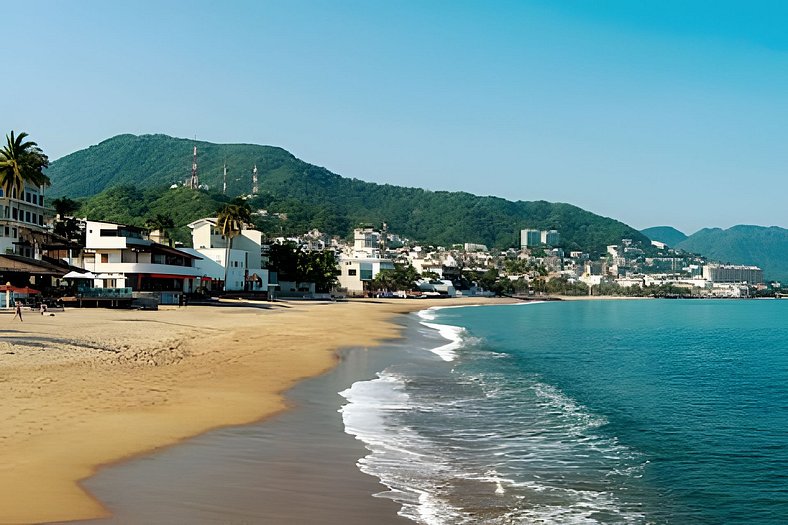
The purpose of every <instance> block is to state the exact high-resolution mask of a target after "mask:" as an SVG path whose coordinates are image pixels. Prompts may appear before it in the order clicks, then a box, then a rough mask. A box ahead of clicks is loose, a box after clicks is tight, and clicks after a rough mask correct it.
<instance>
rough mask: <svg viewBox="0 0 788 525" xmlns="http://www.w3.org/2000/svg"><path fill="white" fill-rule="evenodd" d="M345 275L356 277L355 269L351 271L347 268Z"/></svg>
mask: <svg viewBox="0 0 788 525" xmlns="http://www.w3.org/2000/svg"><path fill="white" fill-rule="evenodd" d="M347 274H348V275H351V276H353V275H356V269H355V268H352V269H351V268H348V271H347Z"/></svg>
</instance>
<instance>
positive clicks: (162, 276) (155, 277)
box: [150, 273, 197, 279]
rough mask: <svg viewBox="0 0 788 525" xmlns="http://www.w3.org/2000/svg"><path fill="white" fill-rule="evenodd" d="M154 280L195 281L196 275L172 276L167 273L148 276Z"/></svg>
mask: <svg viewBox="0 0 788 525" xmlns="http://www.w3.org/2000/svg"><path fill="white" fill-rule="evenodd" d="M150 276H151V277H153V278H154V279H196V278H197V276H196V275H172V274H169V273H152V274H150Z"/></svg>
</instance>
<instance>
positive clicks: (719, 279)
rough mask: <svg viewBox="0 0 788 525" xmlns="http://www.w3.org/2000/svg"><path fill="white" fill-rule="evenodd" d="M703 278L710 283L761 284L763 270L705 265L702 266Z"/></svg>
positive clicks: (750, 267) (726, 265)
mask: <svg viewBox="0 0 788 525" xmlns="http://www.w3.org/2000/svg"><path fill="white" fill-rule="evenodd" d="M703 277H704V279H706V280H707V281H709V282H712V283H724V284H749V285H756V284H763V270H761V269H760V268H758V267H757V266H742V265H735V264H707V265H705V266H703Z"/></svg>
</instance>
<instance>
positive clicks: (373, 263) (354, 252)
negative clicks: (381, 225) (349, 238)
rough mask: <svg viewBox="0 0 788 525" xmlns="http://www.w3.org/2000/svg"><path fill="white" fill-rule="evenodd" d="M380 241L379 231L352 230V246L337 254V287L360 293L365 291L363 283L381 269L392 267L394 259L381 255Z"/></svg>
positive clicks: (372, 277)
mask: <svg viewBox="0 0 788 525" xmlns="http://www.w3.org/2000/svg"><path fill="white" fill-rule="evenodd" d="M380 242H381V234H380V232H377V231H375V230H373V229H372V228H357V229H355V230H353V248H352V249H346V250H345V251H343V252H342V253H341V254H340V255H339V276H338V278H337V280H338V284H339V288H342V289H344V290H346V291H347V293H349V294H351V295H361V294H363V293H364V292H365V291H366V284H365V283H367V282H369V281H371V280H372V279H374V278H375V277H376V276H377V275H378V274H379V273H380V271H381V270H393V269H394V261H392V260H391V259H389V258H386V257H383V254H382V253H381V247H380Z"/></svg>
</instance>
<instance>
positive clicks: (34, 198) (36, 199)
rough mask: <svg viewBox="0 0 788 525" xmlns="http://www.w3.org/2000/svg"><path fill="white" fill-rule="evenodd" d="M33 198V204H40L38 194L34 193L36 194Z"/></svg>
mask: <svg viewBox="0 0 788 525" xmlns="http://www.w3.org/2000/svg"><path fill="white" fill-rule="evenodd" d="M32 197H33V204H38V195H36V194H35V193H34V194H33V195H32Z"/></svg>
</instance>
